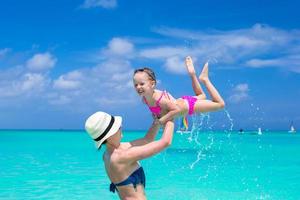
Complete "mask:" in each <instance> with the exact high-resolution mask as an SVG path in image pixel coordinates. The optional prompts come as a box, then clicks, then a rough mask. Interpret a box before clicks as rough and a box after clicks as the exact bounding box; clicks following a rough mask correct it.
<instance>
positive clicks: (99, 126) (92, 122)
mask: <svg viewBox="0 0 300 200" xmlns="http://www.w3.org/2000/svg"><path fill="white" fill-rule="evenodd" d="M121 125H122V117H120V116H112V115H110V114H108V113H105V112H96V113H94V114H92V115H91V116H90V117H89V118H88V119H87V120H86V122H85V130H86V132H88V134H89V135H90V136H91V138H92V139H93V140H94V141H95V142H96V146H97V148H98V149H99V148H100V147H101V144H102V143H103V142H104V141H105V140H106V139H107V138H109V137H110V136H112V135H114V134H115V133H116V132H117V131H118V130H119V128H120V127H121Z"/></svg>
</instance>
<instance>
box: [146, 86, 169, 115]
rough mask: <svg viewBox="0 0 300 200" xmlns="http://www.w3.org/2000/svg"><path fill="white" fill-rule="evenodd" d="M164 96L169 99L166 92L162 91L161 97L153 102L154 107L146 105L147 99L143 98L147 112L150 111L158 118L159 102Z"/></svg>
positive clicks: (159, 111)
mask: <svg viewBox="0 0 300 200" xmlns="http://www.w3.org/2000/svg"><path fill="white" fill-rule="evenodd" d="M164 94H166V95H167V96H168V98H169V95H168V93H167V92H166V91H163V92H162V93H161V96H160V97H159V99H158V100H157V101H156V102H155V106H150V105H149V104H148V102H147V99H146V98H145V97H144V101H145V103H146V104H147V106H148V108H149V110H150V111H151V112H152V113H153V114H154V115H156V116H157V117H158V116H160V114H161V107H160V105H159V102H160V100H161V98H162V97H163V96H164Z"/></svg>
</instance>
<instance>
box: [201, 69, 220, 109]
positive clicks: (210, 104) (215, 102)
mask: <svg viewBox="0 0 300 200" xmlns="http://www.w3.org/2000/svg"><path fill="white" fill-rule="evenodd" d="M199 80H200V81H201V82H202V83H203V84H204V85H205V87H206V88H207V91H208V93H209V94H210V96H211V98H212V101H210V100H205V101H197V102H199V103H196V107H198V108H196V110H198V111H200V112H209V111H213V110H218V109H221V108H224V106H225V102H224V100H223V98H222V97H221V95H220V94H219V92H218V91H217V89H216V88H215V87H214V85H213V84H212V83H211V82H210V80H209V78H208V63H206V64H205V65H204V67H203V70H202V72H201V74H200V76H199Z"/></svg>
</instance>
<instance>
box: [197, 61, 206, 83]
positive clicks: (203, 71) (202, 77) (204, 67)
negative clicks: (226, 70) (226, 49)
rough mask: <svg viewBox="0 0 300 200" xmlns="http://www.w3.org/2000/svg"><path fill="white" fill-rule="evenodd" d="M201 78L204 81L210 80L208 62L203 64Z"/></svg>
mask: <svg viewBox="0 0 300 200" xmlns="http://www.w3.org/2000/svg"><path fill="white" fill-rule="evenodd" d="M199 80H200V81H201V82H202V83H204V82H206V81H207V80H208V62H206V63H205V65H204V66H203V69H202V72H201V74H200V76H199Z"/></svg>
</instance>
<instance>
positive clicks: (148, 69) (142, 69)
mask: <svg viewBox="0 0 300 200" xmlns="http://www.w3.org/2000/svg"><path fill="white" fill-rule="evenodd" d="M138 72H145V73H146V74H147V75H148V76H149V77H150V79H151V80H152V81H154V82H155V84H156V77H155V74H154V71H153V70H152V69H150V68H148V67H144V68H139V69H136V70H134V73H133V75H135V74H136V73H138Z"/></svg>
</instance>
